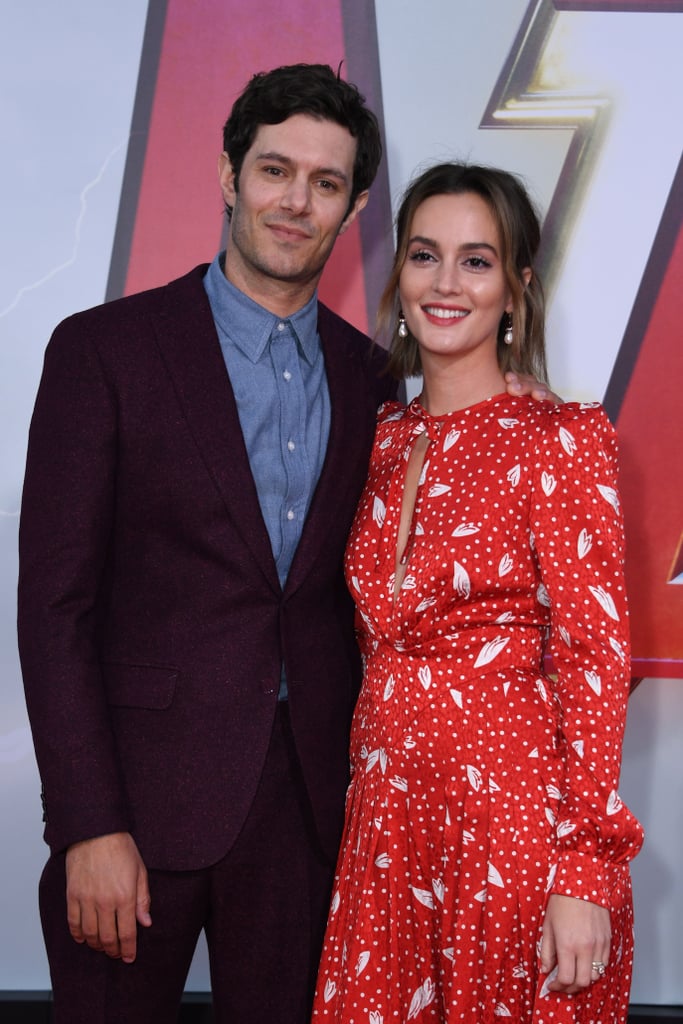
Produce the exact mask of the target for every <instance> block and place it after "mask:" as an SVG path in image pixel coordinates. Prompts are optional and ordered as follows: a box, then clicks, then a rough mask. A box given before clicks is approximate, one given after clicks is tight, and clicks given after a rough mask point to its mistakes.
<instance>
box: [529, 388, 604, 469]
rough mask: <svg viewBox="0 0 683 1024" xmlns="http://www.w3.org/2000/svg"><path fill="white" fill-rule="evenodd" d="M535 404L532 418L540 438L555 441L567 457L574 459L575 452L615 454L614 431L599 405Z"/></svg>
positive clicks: (598, 403)
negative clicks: (536, 422)
mask: <svg viewBox="0 0 683 1024" xmlns="http://www.w3.org/2000/svg"><path fill="white" fill-rule="evenodd" d="M535 404H536V405H538V406H541V408H538V409H536V410H535V412H534V415H535V418H537V420H538V421H539V423H540V426H541V433H542V435H543V436H544V438H545V439H546V440H553V441H557V442H559V444H560V445H561V447H562V448H563V449H564V451H565V452H566V454H567V455H568V456H570V457H571V456H574V454H575V453H577V452H578V451H579V449H581V450H583V451H584V452H585V451H586V450H590V451H593V452H598V451H601V452H602V453H604V454H606V455H609V456H615V455H616V448H617V434H616V430H615V428H614V426H613V424H612V423H611V422H610V419H609V417H608V415H607V412H606V410H605V408H604V406H603V405H602V404H601V403H600V402H564V403H563V404H561V405H553V404H550V403H548V402H539V403H535Z"/></svg>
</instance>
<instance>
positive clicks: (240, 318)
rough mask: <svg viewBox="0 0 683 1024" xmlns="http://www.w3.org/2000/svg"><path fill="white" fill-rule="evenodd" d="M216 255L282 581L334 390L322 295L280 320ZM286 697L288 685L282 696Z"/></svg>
mask: <svg viewBox="0 0 683 1024" xmlns="http://www.w3.org/2000/svg"><path fill="white" fill-rule="evenodd" d="M224 265H225V253H219V254H218V256H216V258H215V260H214V261H213V263H212V264H211V266H210V267H209V269H208V271H207V273H206V276H205V278H204V287H205V289H206V294H207V296H208V298H209V303H210V305H211V312H212V314H213V318H214V321H215V323H216V330H217V331H218V339H219V341H220V345H221V350H222V352H223V358H224V360H225V366H226V369H227V371H228V376H229V377H230V383H231V385H232V389H233V391H234V394H235V401H236V403H237V411H238V413H239V419H240V426H241V428H242V434H243V436H244V442H245V445H246V448H247V453H248V455H249V463H250V465H251V472H252V475H253V477H254V482H255V484H256V491H257V493H258V498H259V503H260V506H261V513H262V515H263V519H264V522H265V524H266V529H267V530H268V536H269V537H270V543H271V547H272V549H273V557H274V559H275V564H276V566H277V572H278V576H279V578H280V585H281V586H282V587H284V585H285V582H286V580H287V576H288V574H289V570H290V568H291V565H292V561H293V559H294V553H295V552H296V549H297V545H298V543H299V540H300V539H301V533H302V530H303V526H304V521H305V518H306V513H307V512H308V507H309V505H310V503H311V498H312V497H313V492H314V490H315V488H316V485H317V483H318V478H319V477H320V473H321V470H322V467H323V462H324V460H325V453H326V451H327V441H328V438H329V433H330V396H329V391H328V388H327V378H326V376H325V361H324V358H323V353H322V348H321V345H320V337H319V335H318V297H317V294H315V295H313V297H312V298H311V300H310V301H309V302H307V303H306V305H305V306H304V307H303V308H302V309H300V310H298V311H297V312H296V313H295V314H294V315H293V316H291V317H288V318H287V319H285V320H281V319H280V318H279V317H277V316H275V315H274V314H273V313H271V312H270V311H269V310H267V309H264V308H263V306H259V305H258V303H256V302H254V301H253V300H252V299H250V298H249V297H248V296H247V295H245V294H244V293H243V292H241V291H240V290H239V289H238V288H235V286H234V285H232V284H231V283H230V282H229V281H228V280H227V278H226V276H225V273H224ZM285 696H286V683H285V680H284V673H283V679H282V683H281V686H280V698H281V699H282V698H283V697H285Z"/></svg>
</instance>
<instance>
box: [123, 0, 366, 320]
mask: <svg viewBox="0 0 683 1024" xmlns="http://www.w3.org/2000/svg"><path fill="white" fill-rule="evenodd" d="M152 2H153V0H152ZM341 3H342V0H329V2H327V3H325V4H324V5H322V4H320V3H319V0H296V2H290V3H288V4H287V5H286V8H285V10H284V11H283V10H282V5H281V0H255V2H253V3H245V2H244V0H202V2H201V3H200V2H198V0H169V2H168V7H167V14H166V22H165V27H164V33H163V41H162V46H161V57H160V61H159V69H158V75H157V81H156V89H155V93H154V102H153V106H152V113H151V119H150V124H149V135H148V140H147V147H146V153H145V160H144V167H143V171H142V178H141V182H140V189H139V194H138V200H137V215H136V220H135V227H134V230H133V236H132V243H131V249H130V258H129V262H128V272H127V276H126V284H125V291H126V293H127V294H130V293H131V292H134V291H139V290H141V289H143V288H149V287H153V286H155V285H158V284H161V283H164V282H166V281H168V280H170V279H171V278H173V277H177V276H178V275H180V274H182V273H184V272H185V271H186V270H188V269H189V268H190V267H192V266H194V265H195V264H196V263H201V262H208V261H209V260H211V259H212V258H213V257H214V255H215V253H216V251H217V249H218V247H219V244H220V239H221V233H222V230H223V227H224V215H223V212H222V200H221V195H220V191H219V188H218V179H217V159H218V154H219V153H220V151H221V149H222V127H223V123H224V121H225V119H226V117H227V115H228V113H229V111H230V107H231V106H232V103H233V101H234V99H235V98H236V96H237V95H238V94H239V93H240V92H241V90H242V88H243V87H244V85H245V84H246V82H247V81H248V80H249V78H250V77H251V76H252V74H254V73H255V72H257V71H266V70H268V69H269V68H272V67H276V66H278V65H280V64H292V63H298V62H300V61H302V62H306V63H325V64H331V65H332V66H333V67H334V68H336V67H337V66H338V65H339V64H340V62H341V61H342V60H343V59H344V57H345V53H344V34H343V24H342V14H341ZM141 74H144V68H143V69H142V71H141ZM320 294H321V297H322V298H323V300H324V301H325V302H328V303H329V304H330V305H331V306H332V307H333V308H334V309H336V310H337V312H339V313H341V315H342V316H345V317H347V319H349V320H351V321H352V322H354V323H356V324H357V325H358V326H359V327H360V328H361V329H363V330H366V329H367V313H366V300H365V286H364V281H363V272H362V257H361V241H360V234H359V231H358V227H357V225H353V226H352V228H351V229H350V230H349V231H347V232H346V234H345V235H343V236H342V238H341V239H340V240H339V243H338V244H337V246H336V248H335V252H334V254H333V256H332V259H331V261H330V264H329V266H328V268H327V270H326V272H325V275H324V277H323V281H322V284H321V289H320Z"/></svg>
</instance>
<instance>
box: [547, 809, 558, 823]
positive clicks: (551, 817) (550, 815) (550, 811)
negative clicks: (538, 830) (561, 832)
mask: <svg viewBox="0 0 683 1024" xmlns="http://www.w3.org/2000/svg"><path fill="white" fill-rule="evenodd" d="M545 816H546V818H547V819H548V822H549V824H551V825H552V826H553V827H554V826H555V822H556V821H557V818H556V817H555V814H554V813H553V809H552V807H546V809H545Z"/></svg>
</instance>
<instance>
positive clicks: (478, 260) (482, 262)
mask: <svg viewBox="0 0 683 1024" xmlns="http://www.w3.org/2000/svg"><path fill="white" fill-rule="evenodd" d="M465 265H466V266H468V267H472V268H473V269H474V270H484V269H485V268H486V267H490V266H491V264H490V263H489V261H488V260H487V259H484V257H483V256H469V257H468V258H467V259H466V260H465Z"/></svg>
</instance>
